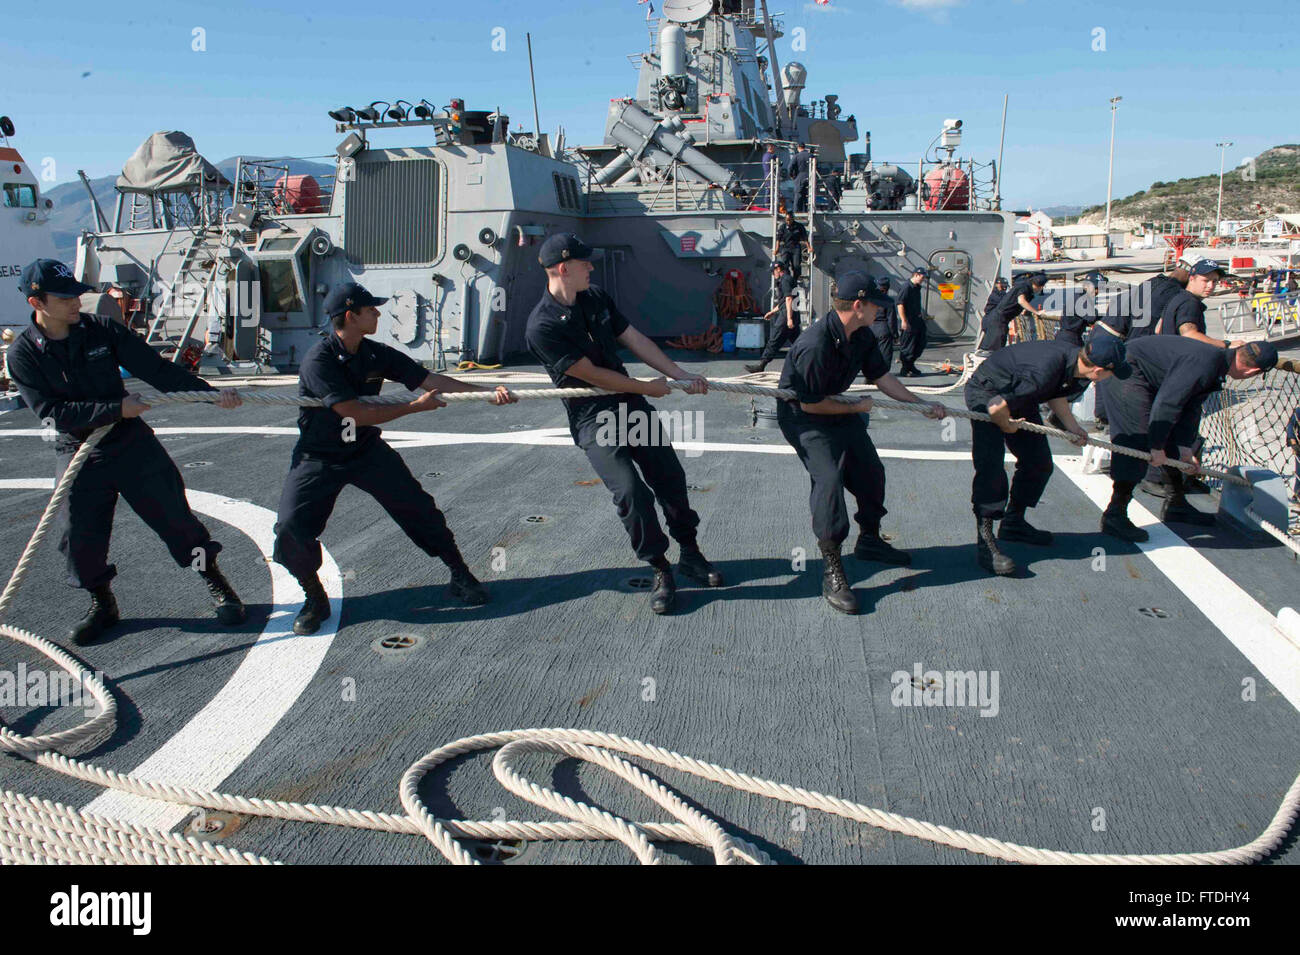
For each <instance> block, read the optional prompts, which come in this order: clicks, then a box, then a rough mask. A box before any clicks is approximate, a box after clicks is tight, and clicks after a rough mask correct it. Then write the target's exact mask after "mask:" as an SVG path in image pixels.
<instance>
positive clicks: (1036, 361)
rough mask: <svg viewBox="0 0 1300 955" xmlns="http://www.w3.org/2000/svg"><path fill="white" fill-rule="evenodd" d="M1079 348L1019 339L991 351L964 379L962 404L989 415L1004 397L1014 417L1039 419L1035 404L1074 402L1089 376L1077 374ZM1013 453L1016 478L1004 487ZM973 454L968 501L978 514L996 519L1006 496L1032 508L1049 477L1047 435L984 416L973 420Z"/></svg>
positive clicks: (1037, 421)
mask: <svg viewBox="0 0 1300 955" xmlns="http://www.w3.org/2000/svg"><path fill="white" fill-rule="evenodd" d="M1078 359H1079V347H1078V346H1075V345H1070V344H1069V343H1067V342H1060V341H1050V342H1019V343H1017V344H1015V345H1008V346H1007V347H1006V348H1003V349H1000V350H998V351H997V352H995V353H994V354H993V355H990V356H989V357H988V358H986V359H985V360H984V361H983V362H981V363H980V366H979V367H978V368H976V369H975V373H974V374H973V375H971V379H970V381H968V382H967V383H966V407H967V408H969V409H970V410H971V411H979V412H981V413H983V414H988V410H989V405H991V404H997V403H998V401H999V399H1005V400H1006V402H1007V407H1008V409H1009V410H1010V412H1011V417H1013V418H1024V419H1025V420H1026V421H1030V422H1033V423H1034V424H1042V423H1043V419H1042V417H1041V416H1040V413H1039V410H1038V406H1039V405H1040V404H1042V403H1043V402H1046V401H1050V400H1052V399H1054V398H1065V399H1067V400H1069V401H1075V400H1077V399H1078V397H1079V396H1080V395H1081V394H1083V392H1084V389H1086V388H1087V386H1088V381H1087V380H1086V379H1083V378H1077V377H1075V374H1074V371H1075V368H1076V366H1077V363H1078ZM1008 450H1009V451H1010V452H1011V453H1012V454H1013V455H1015V458H1016V471H1015V477H1014V479H1013V480H1012V482H1011V488H1010V494H1009V495H1008V491H1007V472H1006V469H1005V468H1004V467H1003V461H1004V460H1005V452H1006V451H1008ZM971 457H972V458H973V459H974V461H975V480H974V483H973V484H972V486H971V505H972V507H973V508H974V510H975V515H976V516H977V517H991V518H995V519H1000V518H1002V516H1003V515H1004V513H1005V511H1006V506H1007V502H1008V497H1009V498H1010V503H1011V508H1012V510H1023V509H1024V508H1027V507H1035V506H1037V504H1038V501H1039V499H1040V498H1042V496H1043V490H1044V489H1045V488H1046V487H1047V481H1048V479H1049V478H1051V476H1052V452H1051V449H1050V448H1049V447H1048V444H1047V436H1046V435H1043V434H1037V433H1035V432H1033V431H1017V432H1015V433H1014V434H1006V433H1005V432H1003V430H1002V429H1001V428H999V427H998V426H997V425H995V424H992V423H991V422H988V421H972V422H971Z"/></svg>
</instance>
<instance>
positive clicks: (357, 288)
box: [325, 282, 388, 318]
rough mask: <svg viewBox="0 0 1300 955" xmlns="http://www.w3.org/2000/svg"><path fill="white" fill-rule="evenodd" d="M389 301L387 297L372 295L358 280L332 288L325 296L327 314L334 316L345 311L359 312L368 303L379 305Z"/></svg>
mask: <svg viewBox="0 0 1300 955" xmlns="http://www.w3.org/2000/svg"><path fill="white" fill-rule="evenodd" d="M387 301H388V299H386V298H378V297H377V296H374V295H371V294H370V293H369V292H367V291H366V289H365V288H364V286H361V285H358V284H357V283H356V282H348V283H346V284H344V285H336V286H334V288H332V289H330V293H329V294H328V295H326V296H325V314H326V315H328V316H329V317H330V318H334V317H335V316H336V315H342V314H343V313H344V312H359V311H361V310H362V309H363V308H365V307H366V306H367V305H374V306H376V307H378V306H380V305H383V304H384V303H385V302H387Z"/></svg>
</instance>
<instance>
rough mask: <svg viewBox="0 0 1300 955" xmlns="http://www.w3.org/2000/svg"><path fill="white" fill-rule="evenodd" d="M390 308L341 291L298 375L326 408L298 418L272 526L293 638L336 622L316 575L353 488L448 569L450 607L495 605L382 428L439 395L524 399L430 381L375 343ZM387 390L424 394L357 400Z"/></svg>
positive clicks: (348, 287)
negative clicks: (288, 594) (295, 587)
mask: <svg viewBox="0 0 1300 955" xmlns="http://www.w3.org/2000/svg"><path fill="white" fill-rule="evenodd" d="M386 301H388V299H386V298H377V297H376V296H374V295H372V294H370V292H368V291H367V290H366V289H365V288H363V287H362V286H360V285H358V284H356V283H355V282H347V283H345V284H342V285H338V286H335V287H334V288H333V289H332V290H331V291H330V293H329V294H328V295H327V296H325V313H326V314H327V315H328V316H329V317H330V321H331V324H332V326H333V328H332V331H331V332H330V334H329V335H328V336H327V337H326V338H325V339H324V340H322V341H320V342H318V343H317V344H315V345H313V346H312V347H311V349H310V350H309V351H308V352H307V354H306V356H305V357H304V358H303V360H302V365H301V366H300V367H299V369H298V393H299V394H300V395H302V396H303V397H304V398H319V399H320V400H321V402H322V405H321V406H314V407H304V408H302V409H301V410H299V412H298V433H299V434H298V443H297V445H295V447H294V449H293V457H292V459H291V464H290V467H289V475H288V477H286V478H285V481H284V489H283V491H281V493H280V506H279V510H278V514H277V519H276V525H275V551H274V557H275V560H276V561H277V562H278V563H280V564H282V565H284V567H286V568H287V569H288V570H289V572H290V573H291V574H293V575H294V577H296V578H297V580H298V583H299V584H300V585H301V586H302V589H303V594H304V595H305V597H306V600H305V601H304V603H303V607H302V610H301V611H300V612H299V613H298V616H297V618H296V619H295V620H294V624H293V631H294V633H303V634H306V633H315V632H316V631H317V630H319V629H320V625H321V622H322V621H324V620H326V619H328V618H329V615H330V602H329V597H328V596H327V595H326V593H325V588H324V587H322V586H321V582H320V578H319V577H318V576H317V573H316V572H317V571H318V570H319V569H320V565H321V548H320V535H321V534H322V533H323V532H324V530H325V525H326V524H327V523H328V522H329V518H330V515H331V514H332V513H333V512H334V504H335V502H336V501H337V500H338V496H339V494H340V493H341V492H342V491H343V488H344V487H346V486H347V485H349V484H351V485H352V486H354V487H356V488H358V489H360V490H362V491H365V492H366V493H367V494H369V495H370V496H371V497H373V498H374V499H375V500H377V501H378V502H379V504H380V505H381V506H382V507H383V509H384V510H385V511H387V512H388V515H389V516H390V517H391V518H392V519H393V520H394V521H396V522H397V526H398V527H400V528H401V529H402V530H403V531H405V532H406V536H407V537H409V538H410V539H411V540H412V541H413V542H414V543H415V544H416V546H417V547H419V548H420V549H421V550H423V551H424V552H425V553H426V554H428V555H429V556H431V557H437V558H439V559H440V560H442V562H443V563H445V564H446V565H447V568H448V569H449V570H450V571H451V582H450V584H449V585H448V590H449V592H450V593H451V595H452V596H453V597H455V598H456V599H458V600H460V601H462V602H464V603H468V604H482V603H485V602H486V601H487V599H488V596H487V592H486V590H484V588H483V585H482V584H480V583H479V582H478V580H477V579H475V577H474V575H473V573H471V572H470V569H469V567H468V566H467V565H466V564H465V559H464V557H462V556H461V553H460V549H459V548H458V547H457V546H456V539H455V537H454V536H453V535H452V532H451V530H450V529H449V528H448V527H447V520H446V518H445V517H443V513H442V511H441V510H439V509H438V505H437V504H436V503H435V502H434V499H433V497H432V496H431V495H430V494H429V492H428V491H426V490H425V489H424V488H423V487H421V485H420V482H419V481H417V480H416V479H415V476H414V475H413V474H411V469H410V468H408V467H407V466H406V462H405V461H403V460H402V456H401V455H400V454H398V453H397V452H396V451H394V450H393V449H392V448H391V447H389V445H388V444H387V442H385V441H383V440H382V439H381V437H380V429H379V428H378V425H381V424H385V423H387V422H389V421H393V420H395V419H397V418H401V417H404V416H405V415H410V414H417V413H419V412H422V411H432V410H434V409H435V408H445V407H446V406H447V404H446V402H444V401H440V400H439V399H438V395H439V393H442V392H454V391H495V394H494V396H493V398H492V404H495V405H504V404H510V403H512V402H514V401H517V400H518V399H516V398H515V396H514V395H512V394H511V393H510V391H509V390H508V389H507V388H505V387H504V386H502V387H498V388H496V389H490V388H480V387H479V386H477V385H471V384H468V383H466V382H463V381H458V380H457V379H455V378H449V377H447V376H445V375H436V374H430V373H429V372H428V371H426V370H425V369H424V367H422V366H421V365H420V364H419V363H418V362H416V361H415V359H413V358H411V357H410V356H409V355H406V354H403V353H402V352H399V351H398V350H397V349H395V348H390V347H389V346H387V345H384V344H382V343H380V342H377V341H374V340H373V339H370V338H368V337H367V336H368V335H373V334H374V333H375V330H376V328H377V327H378V323H379V309H378V308H377V306H379V305H382V304H383V303H384V302H386ZM385 381H397V382H401V383H402V384H403V385H405V386H406V387H407V389H409V390H410V391H415V390H416V389H417V388H418V389H421V390H423V391H424V394H422V395H420V396H419V397H418V398H415V399H413V400H411V401H408V402H402V403H400V404H383V405H379V404H366V403H364V402H362V401H361V400H360V399H361V398H363V397H368V396H373V395H377V394H379V391H380V389H381V388H382V387H383V384H384V382H385Z"/></svg>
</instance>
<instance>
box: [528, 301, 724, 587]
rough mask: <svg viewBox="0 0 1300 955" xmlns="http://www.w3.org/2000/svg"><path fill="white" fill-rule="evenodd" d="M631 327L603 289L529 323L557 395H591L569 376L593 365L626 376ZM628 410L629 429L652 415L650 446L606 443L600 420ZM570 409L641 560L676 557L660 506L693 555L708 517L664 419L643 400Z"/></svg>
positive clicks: (580, 401) (547, 309)
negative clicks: (695, 500) (695, 506)
mask: <svg viewBox="0 0 1300 955" xmlns="http://www.w3.org/2000/svg"><path fill="white" fill-rule="evenodd" d="M627 327H628V323H627V319H625V318H624V317H623V315H622V314H621V313H620V312H619V310H618V307H617V306H616V305H615V304H614V300H613V299H612V298H610V297H609V295H607V294H606V293H605V292H604V291H603V290H601V289H599V288H597V287H595V286H592V287H591V288H589V289H588V290H586V291H584V292H579V293H578V296H577V299H576V301H575V302H574V304H573V306H572V307H570V306H567V305H562V304H560V303H559V302H557V301H556V300H555V298H554V297H553V296H552V295H551V293H550V292H549V291H547V292H543V293H542V298H541V300H540V301H539V302H538V303H537V305H536V306H535V307H534V308H533V311H532V314H531V315H529V316H528V325H527V328H526V330H525V332H524V339H525V341H526V342H527V343H528V348H529V350H530V351H531V352H532V353H533V355H534V356H536V358H537V360H538V361H539V362H541V363H542V365H544V366H545V368H546V373H547V374H548V375H550V376H551V381H553V382H555V385H556V387H557V388H590V387H591V386H590V385H589V384H588V383H587V382H585V381H582V380H581V379H579V378H574V377H572V376H571V375H568V374H566V372H567V371H568V370H569V368H570V367H572V366H573V365H574V364H575V363H576V362H579V361H581V360H582V359H583V358H586V359H588V360H589V361H590V362H591V363H592V364H593V365H595V366H597V367H598V368H608V369H610V370H611V371H616V372H618V373H619V374H622V375H626V374H627V369H626V368H625V367H624V365H623V363H622V362H621V361H620V360H619V357H618V348H619V344H618V341H617V337H618V336H619V335H621V334H623V332H625V331H626V330H627ZM620 406H623V407H624V408H625V409H626V411H623V412H621V414H625V415H627V420H628V421H629V422H630V421H633V420H634V419H633V415H634V414H635V413H639V414H640V415H644V416H645V419H646V420H647V421H648V423H649V425H648V427H647V428H646V431H647V432H649V431H650V430H651V429H653V430H654V432H655V433H654V434H653V435H652V436H650V437H649V439H648V440H647V442H646V443H644V444H629V443H627V441H626V439H627V437H628V435H619V440H618V441H617V443H612V444H611V443H608V442H605V441H602V440H600V434H601V431H602V425H601V420H598V417H600V416H601V412H608V413H609V414H612V415H614V416H616V420H617V418H618V416H620ZM564 407H565V410H566V411H567V412H568V415H569V432H570V433H571V434H572V435H573V443H574V444H576V445H577V446H578V447H580V448H582V450H583V451H584V452H585V453H586V455H587V460H589V461H590V462H591V466H592V467H593V468H594V469H595V471H596V474H597V475H598V476H599V477H600V479H601V481H603V482H604V484H605V487H607V488H609V492H610V494H611V495H612V496H613V498H614V507H615V509H616V510H617V511H618V517H619V520H621V521H622V522H623V527H624V528H625V529H626V530H627V535H628V537H629V538H630V539H631V541H632V549H633V550H634V551H636V556H637V557H638V558H639V559H641V560H643V561H645V562H646V563H654V562H655V561H658V560H662V559H663V557H664V554H665V553H666V552H667V550H668V538H667V537H666V536H665V535H664V532H663V529H662V527H660V525H659V517H658V515H657V514H656V513H655V501H656V500H658V502H659V506H660V507H661V508H662V509H663V512H664V517H665V518H666V519H667V522H668V532H669V533H670V534H672V536H673V539H674V540H676V541H677V542H678V543H679V544H680V545H681V546H682V548H683V549H693V548H694V547H695V539H696V533H695V532H696V528H697V527H698V526H699V523H700V518H699V515H698V514H696V513H695V511H694V510H692V508H691V505H690V501H689V500H688V499H687V494H686V472H685V471H683V470H682V464H681V462H680V461H679V460H678V459H677V453H676V452H675V451H674V450H673V447H672V444H671V443H670V442H669V440H668V436H666V435H664V434H663V433H662V432H661V431H660V430H659V427H660V426H659V419H658V417H657V415H656V413H655V410H654V408H653V407H652V406H651V404H650V402H648V401H646V399H645V397H644V396H642V395H632V394H622V395H601V396H599V397H596V398H566V399H564ZM602 420H608V419H602ZM606 427H607V426H606ZM629 430H630V428H629ZM638 468H639V469H640V473H639V474H638V473H637V470H638ZM643 479H644V480H643Z"/></svg>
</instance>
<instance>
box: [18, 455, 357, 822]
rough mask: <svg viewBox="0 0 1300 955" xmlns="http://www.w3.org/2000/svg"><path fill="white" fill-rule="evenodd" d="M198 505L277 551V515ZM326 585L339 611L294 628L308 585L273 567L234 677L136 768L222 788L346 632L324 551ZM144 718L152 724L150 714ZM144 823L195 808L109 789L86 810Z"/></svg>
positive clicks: (339, 588) (222, 499) (26, 484)
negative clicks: (256, 632)
mask: <svg viewBox="0 0 1300 955" xmlns="http://www.w3.org/2000/svg"><path fill="white" fill-rule="evenodd" d="M53 487H54V480H53V479H52V478H35V479H18V480H0V489H11V490H34V489H43V490H51V489H53ZM185 493H186V497H187V498H188V499H189V502H190V505H191V506H192V507H193V508H194V510H196V511H198V512H199V513H201V514H206V515H208V516H210V517H215V518H216V519H217V520H220V521H223V522H225V523H227V524H229V525H231V526H232V527H234V528H236V529H238V530H240V531H242V532H243V533H245V534H247V535H248V536H249V538H250V539H252V541H253V543H254V544H256V545H257V549H258V550H259V551H260V552H261V553H262V555H263V556H264V557H267V558H269V557H270V556H271V548H272V545H273V543H274V540H275V534H274V531H273V527H274V525H275V514H274V513H273V512H272V511H269V510H267V509H266V508H264V507H259V506H258V505H256V504H252V503H249V502H248V501H239V500H234V499H232V498H229V497H226V496H224V495H220V494H210V493H208V492H207V491H194V490H187V491H186V492H185ZM322 560H323V563H322V566H321V572H320V577H321V582H322V583H323V584H324V585H325V591H326V593H328V594H329V596H330V609H331V610H332V611H333V613H332V614H331V616H330V618H329V619H328V620H327V621H325V623H324V624H323V625H322V627H321V629H320V630H319V631H318V632H317V633H314V634H312V635H311V636H306V637H303V636H298V635H297V634H295V633H294V632H293V618H294V616H295V615H296V614H297V612H298V608H299V607H300V606H301V605H302V602H303V592H302V588H301V587H299V586H298V582H297V581H296V580H295V579H294V578H293V576H292V575H290V573H289V572H288V571H287V570H285V569H284V568H283V567H281V566H280V565H279V564H277V563H274V562H272V561H268V563H267V566H268V567H269V568H270V571H271V602H272V605H273V606H272V607H271V612H270V615H269V619H268V620H267V622H266V627H265V628H264V629H263V630H262V633H261V635H260V636H259V637H258V638H257V641H256V642H255V643H254V644H253V645H252V646H251V647H249V648H248V652H247V653H245V654H244V660H243V662H242V663H241V664H240V665H239V667H238V668H237V669H236V670H235V672H234V673H233V674H231V676H230V679H229V680H228V681H227V682H226V684H225V686H223V687H222V688H221V689H220V690H219V691H218V692H217V694H216V696H214V697H213V698H212V700H211V701H209V703H208V704H207V705H206V706H205V707H203V709H201V710H199V712H198V713H196V714H195V715H194V716H193V717H191V719H190V721H189V722H188V723H186V724H185V725H184V726H183V727H181V729H180V730H178V731H177V732H176V733H175V735H173V736H172V737H171V738H170V739H168V740H167V742H165V743H164V744H163V745H162V746H160V747H159V748H158V749H157V750H156V751H155V752H154V754H153V755H152V756H150V757H149V758H148V759H146V760H145V761H144V762H143V763H141V764H140V765H139V766H137V767H135V769H133V770H131V772H132V773H133V774H135V775H137V776H140V777H143V778H145V779H163V780H167V781H168V782H171V783H176V784H179V785H184V786H192V787H194V788H196V789H216V788H217V787H218V786H220V785H221V783H222V782H223V781H224V780H225V779H226V778H227V777H228V776H229V775H230V774H231V773H233V772H234V771H235V770H236V769H237V768H238V767H239V765H240V764H241V763H243V761H244V760H245V759H247V758H248V757H249V756H251V755H252V754H253V751H254V750H256V749H257V747H258V746H260V745H261V743H262V741H263V740H264V739H266V737H267V736H268V735H270V733H271V730H273V729H274V728H275V726H276V724H277V723H279V722H280V720H281V719H282V718H283V717H284V714H285V713H287V712H288V711H289V708H290V707H291V706H293V704H294V703H295V702H296V701H297V699H298V697H299V696H301V695H302V693H303V691H304V690H306V689H307V686H308V684H310V683H311V680H312V678H313V677H314V676H315V675H316V671H317V670H318V669H319V668H320V664H321V661H322V660H324V659H325V654H326V652H327V651H328V650H329V648H330V644H331V643H333V641H334V637H335V635H336V634H337V633H338V621H339V614H340V612H341V611H342V608H343V584H342V581H341V580H340V577H339V569H338V565H337V564H336V563H335V562H334V558H333V557H331V556H330V554H329V551H327V550H325V549H324V548H322ZM144 720H145V722H146V723H147V722H148V721H149V714H148V711H147V710H146V711H144ZM85 809H86V811H87V812H93V813H99V814H101V815H105V816H111V817H113V818H115V819H121V820H124V821H126V822H132V823H136V824H138V825H143V826H157V827H158V828H161V829H170V828H172V827H173V826H175V825H177V824H178V823H180V822H181V821H182V820H183V819H184V818H185V817H186V816H187V815H189V814H190V812H191V810H190V808H189V807H188V806H181V805H177V804H176V803H169V802H161V801H158V800H154V799H144V798H142V797H140V796H134V795H131V794H130V793H123V792H118V791H115V790H109V791H107V792H105V793H104V794H103V795H101V796H99V797H98V798H96V799H95V800H93V801H92V802H90V803H89V804H88V805H87V806H86V807H85Z"/></svg>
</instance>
